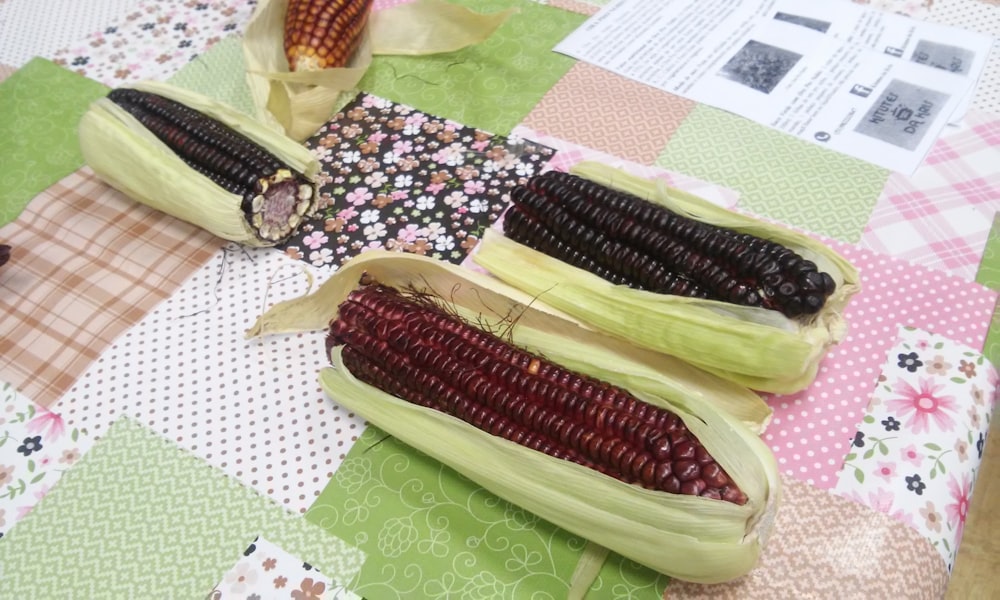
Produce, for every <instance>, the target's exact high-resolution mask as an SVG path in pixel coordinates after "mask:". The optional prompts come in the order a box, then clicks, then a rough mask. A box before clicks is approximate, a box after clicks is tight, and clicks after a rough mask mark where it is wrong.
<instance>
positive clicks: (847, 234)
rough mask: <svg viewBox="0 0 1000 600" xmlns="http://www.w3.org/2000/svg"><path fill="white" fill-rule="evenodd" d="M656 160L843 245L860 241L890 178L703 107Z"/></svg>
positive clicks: (766, 214) (768, 214)
mask: <svg viewBox="0 0 1000 600" xmlns="http://www.w3.org/2000/svg"><path fill="white" fill-rule="evenodd" d="M656 164H657V166H661V167H663V168H666V169H670V170H673V171H678V172H681V173H687V174H688V175H692V176H694V177H698V178H700V179H704V180H705V181H714V182H716V183H719V184H721V185H725V186H727V187H731V188H733V189H736V190H738V191H739V192H740V206H741V207H742V208H743V209H744V210H746V211H749V212H751V213H755V214H758V215H761V216H764V217H769V218H771V219H775V220H777V221H781V222H784V223H795V224H796V225H797V226H798V227H801V228H802V229H804V230H806V231H811V232H813V233H818V234H822V235H826V236H828V237H831V238H834V239H838V240H841V241H844V242H848V243H856V242H858V241H859V240H860V239H861V234H862V233H863V231H864V227H865V225H866V224H867V223H868V218H869V216H870V215H871V211H872V209H873V208H874V206H875V203H876V202H877V201H878V197H879V194H881V193H882V188H883V187H884V186H885V181H886V179H887V178H888V176H889V172H888V171H887V170H885V169H883V168H881V167H876V166H874V165H871V164H869V163H866V162H863V161H860V160H858V159H855V158H852V157H850V156H846V155H843V154H839V153H837V152H833V151H831V150H827V149H826V148H822V147H820V146H816V145H814V144H810V143H808V142H805V141H802V140H800V139H797V138H795V137H793V136H791V135H788V134H785V133H782V132H780V131H775V130H773V129H770V128H768V127H765V126H763V125H760V124H758V123H754V122H753V121H751V120H749V119H745V118H743V117H740V116H738V115H734V114H732V113H729V112H726V111H724V110H719V109H717V108H713V107H710V106H705V105H699V106H697V107H696V108H695V109H694V110H693V111H691V114H689V115H688V117H687V118H686V119H685V120H684V122H683V123H682V124H681V126H680V127H679V128H678V129H677V132H676V133H674V135H673V137H671V138H670V141H669V142H668V143H667V146H666V148H664V150H663V152H662V153H661V154H660V156H659V158H658V159H657V161H656ZM831 206H835V207H837V208H836V210H830V208H829V207H831Z"/></svg>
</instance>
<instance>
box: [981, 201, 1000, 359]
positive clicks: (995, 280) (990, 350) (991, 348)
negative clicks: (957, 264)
mask: <svg viewBox="0 0 1000 600" xmlns="http://www.w3.org/2000/svg"><path fill="white" fill-rule="evenodd" d="M976 282H977V283H980V284H982V285H985V286H986V287H988V288H990V289H991V290H1000V214H998V215H994V216H993V227H992V228H991V229H990V235H989V237H988V238H986V248H985V249H984V250H983V258H982V261H981V262H980V263H979V271H978V272H977V273H976ZM983 354H984V355H986V358H987V359H988V360H989V361H990V362H991V363H993V364H995V365H1000V305H998V306H995V307H994V308H993V319H992V320H991V321H990V329H989V331H988V332H987V334H986V341H985V342H984V344H983Z"/></svg>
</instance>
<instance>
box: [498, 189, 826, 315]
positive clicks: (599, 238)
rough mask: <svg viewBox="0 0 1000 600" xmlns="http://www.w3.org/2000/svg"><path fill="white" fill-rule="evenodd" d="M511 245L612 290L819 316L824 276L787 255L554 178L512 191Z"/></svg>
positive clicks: (629, 198)
mask: <svg viewBox="0 0 1000 600" xmlns="http://www.w3.org/2000/svg"><path fill="white" fill-rule="evenodd" d="M511 202H512V205H511V207H510V209H509V210H508V212H507V213H506V215H505V217H504V233H505V235H507V236H508V237H510V238H511V239H513V240H515V241H517V242H519V243H522V244H524V245H526V246H529V247H531V248H533V249H535V250H537V251H539V252H543V253H545V254H548V255H549V256H552V257H554V258H558V259H559V260H562V261H564V262H566V263H568V264H571V265H573V266H575V267H578V268H581V269H585V270H587V271H589V272H591V273H593V274H595V275H597V276H599V277H602V278H604V279H606V280H608V281H611V282H612V283H615V284H621V285H628V286H631V287H635V288H639V289H644V290H649V291H653V292H656V293H662V294H675V295H682V296H689V297H694V298H709V299H713V300H721V301H724V302H730V303H734V304H742V305H746V306H757V307H762V308H767V309H771V310H777V311H780V312H781V313H782V314H784V315H785V316H788V317H792V318H794V317H799V316H803V315H813V314H815V313H817V312H819V311H820V310H821V309H822V308H823V305H824V303H825V302H826V299H827V298H828V297H829V296H830V294H832V293H833V291H834V288H835V283H834V281H833V278H832V277H830V275H829V274H828V273H823V272H820V271H819V270H818V268H817V266H816V264H815V263H813V262H812V261H810V260H807V259H805V258H803V257H801V256H800V255H798V254H797V253H795V252H794V251H792V250H790V249H788V248H786V247H784V246H782V245H780V244H777V243H775V242H771V241H769V240H765V239H763V238H758V237H755V236H753V235H750V234H747V233H740V232H736V231H733V230H729V229H726V228H723V227H717V226H714V225H710V224H707V223H703V222H700V221H695V220H694V219H690V218H687V217H684V216H682V215H679V214H677V213H674V212H672V211H670V210H668V209H667V208H665V207H663V206H660V205H658V204H654V203H652V202H648V201H646V200H643V199H641V198H639V197H637V196H633V195H631V194H627V193H624V192H619V191H616V190H613V189H611V188H608V187H605V186H603V185H601V184H598V183H595V182H592V181H589V180H587V179H584V178H582V177H579V176H576V175H572V174H569V173H562V172H559V171H549V172H547V173H544V174H542V175H537V176H535V177H533V178H532V179H530V180H529V181H528V182H527V183H525V184H524V185H521V186H518V187H516V188H514V189H513V190H512V191H511Z"/></svg>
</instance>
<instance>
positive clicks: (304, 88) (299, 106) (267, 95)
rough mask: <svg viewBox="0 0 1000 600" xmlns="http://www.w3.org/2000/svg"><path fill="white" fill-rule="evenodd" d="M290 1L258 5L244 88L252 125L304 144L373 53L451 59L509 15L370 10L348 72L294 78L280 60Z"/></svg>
mask: <svg viewBox="0 0 1000 600" xmlns="http://www.w3.org/2000/svg"><path fill="white" fill-rule="evenodd" d="M287 10H288V0H261V1H260V2H258V4H257V8H256V9H255V11H254V14H253V16H252V17H251V19H250V22H249V23H248V24H247V28H246V30H245V32H244V35H243V54H244V59H245V61H246V66H247V84H248V86H249V88H250V96H251V99H252V100H253V103H254V106H255V107H256V108H257V118H258V119H259V120H260V121H261V122H263V123H265V124H267V125H268V126H269V127H271V128H273V129H275V130H277V131H282V132H284V133H285V134H286V135H288V136H289V137H290V138H292V139H293V140H298V141H304V140H306V139H308V138H309V137H310V136H312V135H313V134H314V133H315V132H316V130H317V129H319V127H321V126H322V125H323V124H324V123H326V122H327V121H328V120H329V119H330V117H331V116H332V115H333V114H334V113H335V112H336V111H337V109H338V108H340V105H341V104H342V103H343V102H344V101H345V98H344V97H343V94H344V92H348V91H350V90H353V89H355V86H357V84H358V82H359V81H361V78H362V77H363V76H364V74H365V72H366V71H367V70H368V67H369V66H370V65H371V60H372V56H373V55H375V54H403V55H427V54H438V53H442V52H453V51H455V50H459V49H461V48H465V47H467V46H470V45H473V44H478V43H479V42H481V41H483V40H485V39H487V38H488V37H490V36H491V35H492V34H493V32H494V31H495V30H496V29H497V28H498V27H499V26H500V25H502V24H503V23H504V22H505V21H506V20H507V18H508V17H509V16H510V15H511V14H512V12H513V11H512V10H508V11H502V12H498V13H494V14H489V15H483V14H480V13H476V12H474V11H471V10H469V9H467V8H464V7H461V6H457V5H454V4H450V3H448V2H443V1H442V0H416V1H414V2H411V3H406V4H402V5H398V6H394V7H391V8H387V9H383V10H378V11H373V12H372V13H371V16H370V17H369V19H368V24H367V26H366V27H365V31H364V34H363V35H362V41H361V44H360V46H359V48H358V50H357V51H356V52H355V53H354V56H353V57H352V58H351V60H350V61H349V63H348V65H347V66H346V67H340V68H332V69H321V70H315V71H291V70H290V69H289V66H288V58H287V57H286V55H285V49H284V37H285V13H286V12H287Z"/></svg>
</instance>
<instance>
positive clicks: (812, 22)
mask: <svg viewBox="0 0 1000 600" xmlns="http://www.w3.org/2000/svg"><path fill="white" fill-rule="evenodd" d="M774 19H775V20H777V21H784V22H786V23H791V24H793V25H801V26H803V27H808V28H809V29H815V30H816V31H819V32H820V33H826V32H827V30H828V29H830V23H829V22H828V21H820V20H819V19H813V18H811V17H803V16H802V15H793V14H791V13H784V12H778V13H774Z"/></svg>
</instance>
